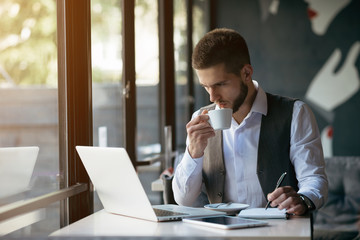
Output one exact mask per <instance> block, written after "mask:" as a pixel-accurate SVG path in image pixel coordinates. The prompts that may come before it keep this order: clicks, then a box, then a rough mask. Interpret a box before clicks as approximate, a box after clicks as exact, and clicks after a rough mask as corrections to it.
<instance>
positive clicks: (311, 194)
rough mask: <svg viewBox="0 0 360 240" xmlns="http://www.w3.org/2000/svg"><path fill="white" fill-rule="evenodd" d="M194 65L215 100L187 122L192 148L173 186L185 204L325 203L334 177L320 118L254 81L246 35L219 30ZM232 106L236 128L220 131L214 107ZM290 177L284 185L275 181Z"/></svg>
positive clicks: (298, 208)
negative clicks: (330, 173)
mask: <svg viewBox="0 0 360 240" xmlns="http://www.w3.org/2000/svg"><path fill="white" fill-rule="evenodd" d="M192 65H193V68H194V69H195V71H196V74H197V76H198V78H199V81H200V84H201V85H202V86H203V87H204V88H205V89H206V91H207V92H208V93H209V96H210V101H211V102H213V104H211V105H209V106H206V107H204V108H202V109H200V110H198V111H197V112H195V113H194V114H193V117H192V119H191V121H190V122H189V123H188V124H187V125H186V130H187V134H188V137H187V149H186V151H185V154H184V157H183V159H182V160H181V162H180V163H179V165H178V166H177V168H176V171H175V176H174V180H173V183H172V184H173V191H174V198H175V200H176V202H177V203H178V204H180V205H189V206H201V205H204V204H206V203H207V202H210V203H218V202H238V203H246V204H249V205H250V206H251V207H265V205H266V203H267V200H269V201H271V206H272V207H276V206H277V207H278V208H279V209H287V212H288V213H293V214H297V215H302V214H305V213H306V212H307V211H309V210H314V209H317V208H320V207H321V206H322V205H323V204H324V201H325V199H326V196H327V178H326V175H325V169H324V159H323V152H322V146H321V140H320V134H319V130H318V127H317V124H316V120H315V118H314V116H313V114H312V112H311V110H310V108H309V107H308V106H307V105H306V104H304V102H302V101H298V100H295V99H290V98H286V97H281V96H276V95H272V94H269V93H265V92H264V90H262V89H261V88H260V86H259V84H258V83H257V82H256V81H254V80H253V79H252V74H253V68H252V66H251V63H250V56H249V51H248V48H247V45H246V42H245V40H244V39H243V37H242V36H241V35H240V34H239V33H237V32H236V31H233V30H231V29H215V30H213V31H211V32H209V33H207V34H206V35H205V36H204V37H203V38H202V39H201V40H200V41H199V43H198V44H197V45H196V47H195V49H194V53H193V56H192ZM218 108H231V109H233V119H232V123H231V127H230V129H226V130H222V131H214V129H213V128H212V127H211V126H210V124H209V123H208V119H209V117H208V115H206V113H207V111H209V110H211V109H218ZM283 172H287V176H286V178H285V180H284V182H283V184H282V185H281V187H279V188H278V189H276V190H274V188H275V185H276V182H277V180H278V178H279V177H280V175H281V174H282V173H283Z"/></svg>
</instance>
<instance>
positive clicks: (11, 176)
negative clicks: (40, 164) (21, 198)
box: [0, 146, 39, 198]
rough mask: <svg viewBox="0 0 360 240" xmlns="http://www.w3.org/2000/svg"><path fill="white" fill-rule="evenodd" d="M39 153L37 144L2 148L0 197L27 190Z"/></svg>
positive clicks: (0, 153)
mask: <svg viewBox="0 0 360 240" xmlns="http://www.w3.org/2000/svg"><path fill="white" fill-rule="evenodd" d="M38 153H39V147H36V146H34V147H5V148H0V198H5V197H10V196H12V195H15V194H19V193H22V192H24V191H26V190H27V188H28V187H29V183H30V179H31V176H32V173H33V171H34V167H35V162H36V159H37V156H38Z"/></svg>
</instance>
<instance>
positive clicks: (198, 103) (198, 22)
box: [192, 0, 210, 109]
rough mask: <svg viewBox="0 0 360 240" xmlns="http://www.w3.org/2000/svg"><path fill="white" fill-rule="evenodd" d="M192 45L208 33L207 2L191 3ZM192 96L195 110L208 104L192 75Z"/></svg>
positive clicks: (199, 0) (197, 80)
mask: <svg viewBox="0 0 360 240" xmlns="http://www.w3.org/2000/svg"><path fill="white" fill-rule="evenodd" d="M193 4H194V5H193V39H192V40H193V43H194V47H195V45H196V44H197V42H198V41H199V40H200V38H202V37H203V36H204V35H205V33H206V32H208V31H209V30H210V29H209V26H210V20H209V19H210V14H209V12H210V11H209V5H210V1H209V0H194V2H193ZM194 92H195V93H194V96H195V107H194V108H195V109H199V108H200V107H202V106H205V105H207V104H209V103H210V102H209V95H208V94H207V93H206V91H205V90H204V88H203V87H202V86H201V85H200V84H199V79H198V78H197V76H196V74H194Z"/></svg>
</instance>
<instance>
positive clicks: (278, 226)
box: [50, 210, 311, 239]
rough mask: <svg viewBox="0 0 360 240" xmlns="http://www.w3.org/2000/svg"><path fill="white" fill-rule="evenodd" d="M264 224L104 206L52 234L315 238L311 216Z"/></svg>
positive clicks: (62, 235)
mask: <svg viewBox="0 0 360 240" xmlns="http://www.w3.org/2000/svg"><path fill="white" fill-rule="evenodd" d="M266 221H268V222H269V225H267V226H264V227H255V228H245V229H234V230H222V229H216V228H211V227H205V226H201V225H196V224H191V223H184V222H182V221H174V222H161V223H158V222H151V221H146V220H141V219H136V218H131V217H125V216H121V215H116V214H111V213H108V212H106V211H105V210H100V211H98V212H96V213H94V214H92V215H90V216H88V217H85V218H83V219H81V220H79V221H77V222H75V223H73V224H70V225H69V226H66V227H64V228H62V229H59V230H57V231H55V232H53V233H52V234H51V235H50V236H51V237H71V236H73V237H75V236H77V237H99V236H104V237H111V236H118V237H120V236H124V237H129V236H131V237H134V236H137V237H165V238H171V237H200V238H201V237H204V238H206V237H215V238H221V239H242V238H244V239H249V238H251V239H311V225H310V218H308V217H292V218H290V219H289V220H285V219H267V220H266Z"/></svg>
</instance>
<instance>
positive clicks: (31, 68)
mask: <svg viewBox="0 0 360 240" xmlns="http://www.w3.org/2000/svg"><path fill="white" fill-rule="evenodd" d="M0 17H1V18H0V19H1V20H0V29H1V31H0V151H1V152H0V169H1V170H0V171H1V172H0V198H1V199H0V208H1V207H4V205H6V204H9V203H13V202H17V201H21V200H23V199H30V198H33V197H37V196H40V195H43V194H46V193H50V192H53V191H55V190H58V189H59V182H58V173H59V133H58V90H57V45H56V1H55V0H47V1H39V0H27V1H23V0H2V1H1V2H0ZM24 146H38V147H39V149H40V150H39V152H38V155H37V156H36V155H35V158H34V159H35V161H34V164H32V161H31V158H32V157H31V155H30V154H27V153H25V154H24V155H23V154H19V151H21V150H23V149H20V148H19V147H24ZM5 148H6V149H5ZM14 151H16V153H14ZM43 210H45V209H43ZM33 216H34V217H33V218H31V219H32V220H33V221H31V220H26V218H23V220H24V222H23V223H24V225H19V226H18V227H20V228H21V227H22V226H26V225H27V223H29V224H31V223H35V224H33V225H30V226H29V227H26V228H21V229H20V230H18V231H16V229H17V228H4V227H2V225H1V224H4V222H0V229H2V230H5V231H1V233H0V237H1V235H4V234H9V236H16V237H18V236H21V237H25V236H31V237H34V236H47V235H48V234H49V233H51V232H52V231H54V230H56V229H58V228H59V221H60V215H59V204H53V205H51V206H50V207H49V208H47V209H46V214H43V213H41V214H40V213H39V214H37V213H33ZM36 216H37V217H36ZM25 220H26V221H25ZM16 222H17V223H20V222H22V220H19V219H18V220H16Z"/></svg>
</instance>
